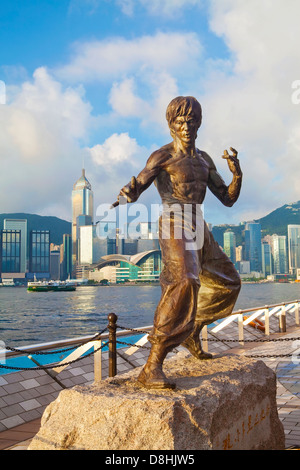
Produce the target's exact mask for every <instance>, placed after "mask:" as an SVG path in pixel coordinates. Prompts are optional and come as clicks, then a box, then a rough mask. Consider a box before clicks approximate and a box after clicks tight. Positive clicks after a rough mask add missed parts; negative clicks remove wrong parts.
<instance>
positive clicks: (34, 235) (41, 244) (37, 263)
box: [29, 230, 50, 278]
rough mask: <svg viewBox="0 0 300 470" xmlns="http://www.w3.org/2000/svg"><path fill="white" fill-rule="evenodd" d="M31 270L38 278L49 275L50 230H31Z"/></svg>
mask: <svg viewBox="0 0 300 470" xmlns="http://www.w3.org/2000/svg"><path fill="white" fill-rule="evenodd" d="M29 254H30V256H29V271H30V273H33V274H34V275H36V276H37V277H38V278H47V277H49V272H50V232H49V230H31V232H30V244H29Z"/></svg>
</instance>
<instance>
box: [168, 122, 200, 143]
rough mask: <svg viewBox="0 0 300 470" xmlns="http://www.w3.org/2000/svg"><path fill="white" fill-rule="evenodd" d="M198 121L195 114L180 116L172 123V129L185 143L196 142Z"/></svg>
mask: <svg viewBox="0 0 300 470" xmlns="http://www.w3.org/2000/svg"><path fill="white" fill-rule="evenodd" d="M197 130H198V123H197V121H196V119H195V118H194V117H193V115H188V116H178V117H177V118H176V119H175V121H174V122H173V125H172V131H173V133H174V134H175V135H174V137H175V136H176V137H177V138H178V139H180V140H181V141H182V142H184V143H185V144H187V145H188V144H191V143H194V142H195V140H196V137H197Z"/></svg>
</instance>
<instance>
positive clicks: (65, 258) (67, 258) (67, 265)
mask: <svg viewBox="0 0 300 470" xmlns="http://www.w3.org/2000/svg"><path fill="white" fill-rule="evenodd" d="M71 274H72V237H71V235H70V234H68V233H65V234H64V235H63V243H62V261H61V279H63V280H66V279H68V278H69V277H71Z"/></svg>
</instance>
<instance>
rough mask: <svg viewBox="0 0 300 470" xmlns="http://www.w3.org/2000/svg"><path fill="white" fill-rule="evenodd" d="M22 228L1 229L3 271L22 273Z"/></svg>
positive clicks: (3, 273) (3, 272) (4, 272)
mask: <svg viewBox="0 0 300 470" xmlns="http://www.w3.org/2000/svg"><path fill="white" fill-rule="evenodd" d="M20 269H21V230H1V273H2V277H5V274H6V273H20V272H21V271H20Z"/></svg>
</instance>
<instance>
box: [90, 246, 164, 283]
mask: <svg viewBox="0 0 300 470" xmlns="http://www.w3.org/2000/svg"><path fill="white" fill-rule="evenodd" d="M161 269H162V261H161V252H160V250H152V251H149V252H145V253H137V254H135V255H134V256H129V255H120V254H117V253H116V254H114V255H109V256H104V257H103V258H102V259H101V260H100V261H99V262H98V263H96V264H95V265H93V266H90V269H89V279H91V280H95V281H101V280H102V279H107V280H108V281H109V282H112V283H117V284H119V283H123V282H145V281H147V282H149V281H150V282H151V281H158V280H159V276H160V273H161Z"/></svg>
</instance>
